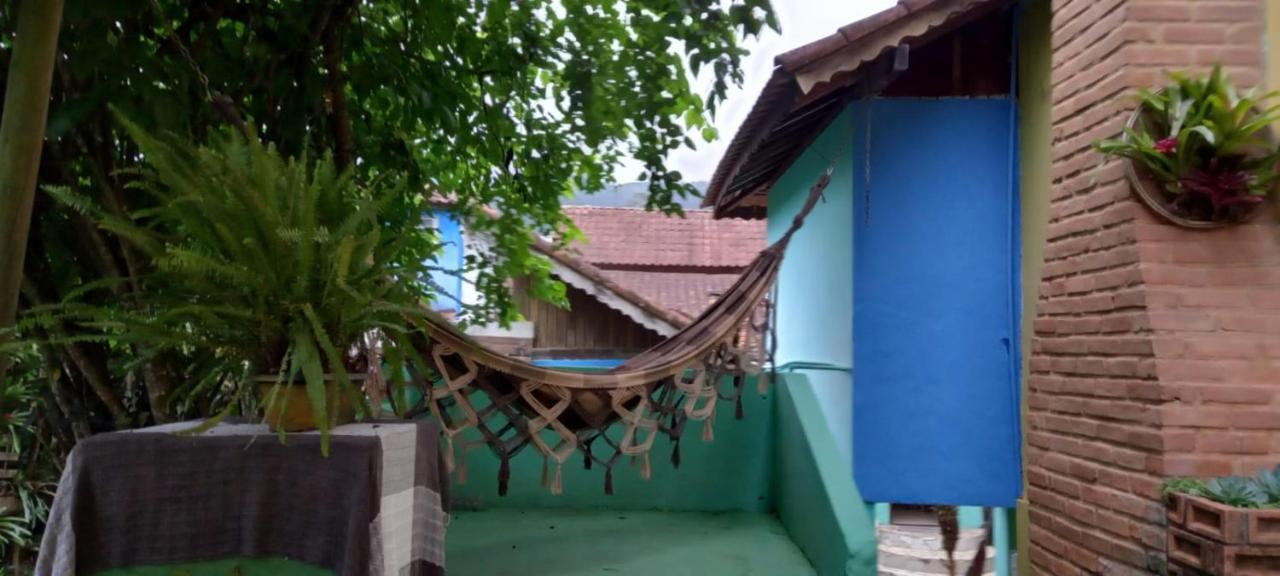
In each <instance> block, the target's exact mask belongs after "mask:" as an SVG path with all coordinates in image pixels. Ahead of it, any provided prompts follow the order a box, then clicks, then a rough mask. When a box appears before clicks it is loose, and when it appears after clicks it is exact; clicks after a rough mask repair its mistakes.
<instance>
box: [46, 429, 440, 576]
mask: <svg viewBox="0 0 1280 576" xmlns="http://www.w3.org/2000/svg"><path fill="white" fill-rule="evenodd" d="M196 424H197V423H196V422H186V423H178V424H169V425H165V426H156V427H152V428H146V429H142V430H135V431H130V432H120V433H114V434H104V435H100V436H96V437H94V438H90V439H89V440H86V441H84V442H82V443H81V444H80V445H79V446H77V447H76V449H75V450H74V451H73V452H72V455H71V457H70V458H69V459H68V464H67V467H66V470H65V471H64V473H63V477H62V480H61V482H59V486H58V493H57V496H56V498H55V499H54V504H53V507H52V510H51V511H50V518H49V525H48V529H47V530H46V532H45V538H44V541H43V542H42V543H41V549H40V557H39V558H38V559H37V565H36V574H38V575H41V576H46V575H49V576H53V575H59V576H61V575H65V574H77V573H79V574H93V573H96V572H99V571H102V570H107V569H112V568H124V567H130V566H141V565H168V564H181V563H184V562H193V561H200V560H209V559H216V558H225V557H235V556H243V557H267V556H279V557H285V558H289V559H293V560H297V561H301V562H305V563H307V564H312V565H315V566H319V567H322V568H326V569H329V570H332V571H333V573H334V574H341V575H357V574H359V575H364V574H376V575H386V576H391V575H395V576H399V575H405V576H432V575H438V574H440V575H442V574H444V561H445V559H444V541H445V540H444V539H445V525H446V520H447V516H448V478H447V476H446V472H445V471H444V464H443V461H442V459H441V455H440V450H439V429H438V428H437V427H436V426H435V424H434V423H431V422H370V423H361V424H351V425H347V426H341V427H338V428H336V429H334V430H333V435H332V436H333V437H332V439H331V454H330V456H329V457H328V458H325V457H323V456H321V455H320V451H319V440H320V436H319V434H317V433H314V432H311V433H302V434H289V435H287V436H286V442H285V444H281V443H280V442H279V440H278V437H277V435H275V434H273V433H271V432H269V431H268V430H267V429H266V427H265V426H264V425H261V424H245V423H223V424H220V425H218V426H217V427H215V428H213V429H212V430H210V431H208V432H206V433H204V434H202V435H199V436H183V435H175V434H173V433H174V432H179V431H182V430H185V429H190V428H191V427H193V426H195V425H196Z"/></svg>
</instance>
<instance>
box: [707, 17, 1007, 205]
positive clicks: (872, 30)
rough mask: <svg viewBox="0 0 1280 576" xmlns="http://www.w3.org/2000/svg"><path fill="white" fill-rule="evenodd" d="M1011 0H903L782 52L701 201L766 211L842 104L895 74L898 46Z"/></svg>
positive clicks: (929, 38)
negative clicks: (775, 189) (772, 193)
mask: <svg viewBox="0 0 1280 576" xmlns="http://www.w3.org/2000/svg"><path fill="white" fill-rule="evenodd" d="M1009 2H1010V0H899V2H898V4H897V5H896V6H894V7H892V8H890V9H888V10H885V11H883V12H879V13H877V14H875V15H872V16H870V17H868V18H864V19H862V20H859V21H857V22H854V23H852V24H849V25H847V26H844V27H842V28H840V29H839V31H838V32H836V33H835V34H832V35H830V36H827V37H825V38H822V39H821V40H817V41H815V42H812V43H809V44H806V45H804V46H801V47H799V48H796V49H795V50H791V51H789V52H785V53H783V54H779V55H778V56H777V57H776V58H775V59H774V64H775V67H774V70H773V75H772V76H771V77H770V78H769V82H768V83H767V84H766V85H765V87H764V90H763V91H761V93H760V96H759V97H758V98H757V99H756V102H755V105H754V106H752V108H751V112H750V113H749V114H748V115H747V118H746V120H745V121H744V122H743V123H742V126H741V127H740V128H739V129H738V132H737V134H735V135H734V137H733V140H732V141H731V143H730V144H729V148H728V150H727V151H726V152H725V155H724V156H723V157H722V158H721V159H720V163H719V164H718V165H717V166H716V171H715V175H714V176H713V177H712V179H711V184H710V186H709V187H708V188H707V191H706V195H705V197H704V200H703V206H706V207H711V208H713V209H714V210H715V215H716V217H717V218H723V217H761V216H763V214H764V206H765V194H766V193H767V192H768V190H769V188H771V187H772V186H773V185H774V183H776V182H777V181H778V178H780V177H781V176H782V174H783V173H784V172H786V170H787V168H789V167H790V166H791V164H792V163H794V162H795V160H796V158H798V157H799V156H800V154H801V153H803V152H804V150H805V148H807V147H808V146H809V144H811V143H812V142H813V140H814V139H816V138H817V136H818V135H819V134H820V133H821V132H822V131H823V130H824V129H825V128H826V127H827V126H828V125H829V124H830V123H831V122H832V121H833V120H835V118H836V116H838V115H839V114H840V112H841V111H842V110H843V109H844V107H845V104H847V103H848V102H849V101H850V100H852V99H854V98H858V97H866V96H871V95H874V94H876V93H877V92H878V91H879V90H880V89H883V87H884V84H886V83H887V81H888V79H890V78H892V75H893V73H894V68H895V66H894V63H893V59H894V55H895V53H896V52H897V49H898V47H899V46H911V47H920V46H923V45H925V44H928V43H929V42H930V41H932V40H934V39H936V38H938V37H940V36H942V35H944V34H946V33H947V32H949V31H951V30H954V29H955V28H957V27H959V26H961V25H963V24H965V23H967V22H970V21H972V20H974V19H976V18H979V17H981V16H983V15H985V14H987V13H989V12H990V11H991V10H994V9H995V8H997V7H1000V6H1004V5H1007V4H1009Z"/></svg>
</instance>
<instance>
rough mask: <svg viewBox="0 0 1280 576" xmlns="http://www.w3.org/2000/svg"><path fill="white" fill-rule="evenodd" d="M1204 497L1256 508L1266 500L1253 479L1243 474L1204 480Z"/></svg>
mask: <svg viewBox="0 0 1280 576" xmlns="http://www.w3.org/2000/svg"><path fill="white" fill-rule="evenodd" d="M1204 497H1205V498H1208V499H1210V500H1213V501H1214V502H1221V503H1223V504H1226V505H1228V506H1235V507H1237V508H1258V507H1259V506H1261V505H1262V504H1263V503H1265V502H1266V497H1265V496H1264V495H1263V494H1262V492H1260V491H1259V490H1258V488H1257V485H1256V484H1254V482H1253V480H1252V479H1250V478H1245V477H1243V476H1223V477H1221V478H1212V479H1210V480H1209V481H1208V482H1205V485H1204Z"/></svg>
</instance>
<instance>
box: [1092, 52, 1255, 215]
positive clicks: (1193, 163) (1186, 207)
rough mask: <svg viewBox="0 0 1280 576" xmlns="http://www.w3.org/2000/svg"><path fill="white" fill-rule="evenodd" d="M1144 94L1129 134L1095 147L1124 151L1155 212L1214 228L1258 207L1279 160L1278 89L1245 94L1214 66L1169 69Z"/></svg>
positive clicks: (1130, 175) (1135, 181) (1130, 174)
mask: <svg viewBox="0 0 1280 576" xmlns="http://www.w3.org/2000/svg"><path fill="white" fill-rule="evenodd" d="M1170 79H1171V81H1172V82H1171V83H1170V84H1169V85H1168V86H1166V87H1164V88H1162V89H1160V90H1158V91H1155V92H1152V91H1149V90H1143V91H1141V92H1140V93H1139V96H1140V104H1139V106H1138V109H1137V110H1135V111H1134V113H1133V115H1132V116H1131V117H1130V119H1129V122H1128V124H1127V125H1126V127H1125V129H1124V135H1123V136H1122V137H1121V138H1118V139H1112V140H1103V141H1100V142H1098V143H1097V144H1096V145H1095V147H1096V148H1097V150H1098V151H1100V152H1102V153H1103V154H1107V155H1113V156H1121V157H1123V158H1124V159H1125V162H1126V172H1127V175H1128V178H1129V181H1130V183H1131V185H1132V186H1133V189H1134V191H1135V193H1136V194H1137V195H1138V197H1139V198H1141V199H1142V201H1143V202H1145V203H1146V204H1147V206H1149V207H1150V208H1151V209H1152V210H1153V211H1155V212H1156V213H1157V214H1159V215H1161V216H1163V217H1164V218H1166V219H1168V220H1169V221H1171V222H1173V223H1175V224H1178V225H1181V226H1185V227H1189V228H1216V227H1221V226H1227V225H1231V224H1238V223H1241V222H1244V221H1247V220H1249V219H1250V218H1252V217H1253V216H1254V215H1256V214H1257V213H1258V212H1259V211H1260V206H1261V204H1262V203H1263V201H1264V200H1265V199H1266V197H1267V195H1268V194H1269V193H1270V191H1271V189H1272V188H1273V186H1274V184H1275V180H1276V177H1277V169H1276V162H1277V160H1280V154H1278V148H1277V146H1276V143H1275V138H1274V136H1273V134H1272V132H1271V128H1270V126H1271V124H1273V123H1274V122H1275V121H1276V120H1277V119H1280V115H1278V114H1277V112H1278V111H1280V107H1276V106H1269V105H1268V104H1267V103H1268V102H1269V101H1271V100H1272V99H1274V98H1275V97H1276V95H1277V94H1276V93H1268V94H1263V95H1260V96H1255V95H1253V93H1252V91H1246V92H1239V91H1237V90H1236V88H1235V87H1234V86H1233V85H1232V84H1231V82H1230V81H1229V80H1228V79H1227V78H1226V76H1225V75H1224V74H1223V72H1222V68H1221V67H1220V66H1215V67H1214V69H1213V72H1212V73H1210V74H1209V75H1208V76H1207V77H1190V76H1185V75H1181V74H1171V75H1170Z"/></svg>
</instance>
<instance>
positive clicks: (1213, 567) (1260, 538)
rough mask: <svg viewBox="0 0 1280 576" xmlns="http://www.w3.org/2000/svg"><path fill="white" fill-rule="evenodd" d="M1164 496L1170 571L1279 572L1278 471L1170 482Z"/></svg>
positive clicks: (1279, 470)
mask: <svg viewBox="0 0 1280 576" xmlns="http://www.w3.org/2000/svg"><path fill="white" fill-rule="evenodd" d="M1164 493H1165V505H1166V510H1167V516H1168V520H1169V535H1168V556H1169V561H1170V566H1171V567H1173V568H1178V569H1182V572H1183V573H1190V572H1189V570H1194V571H1198V572H1203V573H1208V574H1215V575H1217V574H1237V573H1242V571H1247V570H1246V569H1247V567H1248V566H1264V565H1265V566H1271V567H1277V566H1280V466H1277V467H1275V468H1273V469H1270V470H1263V471H1261V472H1259V473H1258V474H1257V475H1256V476H1253V477H1243V476H1224V477H1220V478H1210V479H1207V480H1204V479H1198V478H1173V479H1170V480H1168V481H1166V482H1165V485H1164ZM1268 573H1270V572H1268Z"/></svg>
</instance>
